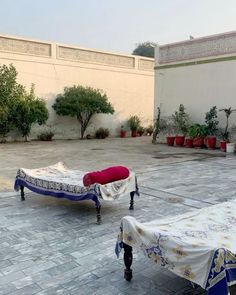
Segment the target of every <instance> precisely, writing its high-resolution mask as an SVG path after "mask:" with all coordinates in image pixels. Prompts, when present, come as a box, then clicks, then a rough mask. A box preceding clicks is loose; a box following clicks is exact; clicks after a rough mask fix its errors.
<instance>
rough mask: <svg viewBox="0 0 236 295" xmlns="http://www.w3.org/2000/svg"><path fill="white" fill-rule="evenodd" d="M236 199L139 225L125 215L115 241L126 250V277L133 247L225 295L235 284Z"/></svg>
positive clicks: (192, 280) (209, 289)
mask: <svg viewBox="0 0 236 295" xmlns="http://www.w3.org/2000/svg"><path fill="white" fill-rule="evenodd" d="M235 212H236V201H231V202H225V203H222V204H218V205H214V206H211V207H207V208H204V209H200V210H196V211H193V212H189V213H186V214H183V215H179V216H176V217H170V218H164V219H160V220H155V221H152V222H148V223H140V222H138V221H137V220H136V219H135V218H133V217H130V216H126V217H124V218H123V219H122V222H121V231H120V233H119V235H118V240H117V243H116V254H117V255H119V253H120V251H121V249H122V248H124V263H125V266H126V269H125V279H126V280H128V281H130V280H131V279H132V270H131V264H132V248H133V247H134V248H137V249H139V250H142V251H143V252H144V253H145V254H146V255H147V257H148V258H150V259H151V260H153V261H154V262H156V263H157V264H158V265H159V266H163V267H165V268H167V269H168V270H170V271H172V272H173V273H175V274H177V275H179V276H180V277H183V278H185V279H187V280H189V281H191V282H193V283H196V284H198V285H200V286H201V287H202V288H203V289H205V290H207V291H208V294H209V295H213V294H214V295H228V294H230V293H229V290H228V287H229V286H230V285H233V284H235V283H236V215H235Z"/></svg>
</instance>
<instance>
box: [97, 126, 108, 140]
mask: <svg viewBox="0 0 236 295" xmlns="http://www.w3.org/2000/svg"><path fill="white" fill-rule="evenodd" d="M109 134H110V131H109V129H108V128H102V127H101V128H99V129H98V130H97V131H96V132H95V137H96V138H98V139H104V138H106V137H108V136H109Z"/></svg>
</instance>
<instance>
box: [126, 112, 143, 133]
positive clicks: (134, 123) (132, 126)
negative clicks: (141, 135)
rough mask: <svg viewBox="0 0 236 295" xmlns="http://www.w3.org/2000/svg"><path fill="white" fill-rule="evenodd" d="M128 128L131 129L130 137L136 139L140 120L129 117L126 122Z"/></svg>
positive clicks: (136, 117)
mask: <svg viewBox="0 0 236 295" xmlns="http://www.w3.org/2000/svg"><path fill="white" fill-rule="evenodd" d="M128 124H129V127H130V129H131V136H132V137H136V136H137V130H138V127H139V126H140V119H139V117H138V116H131V117H130V118H129V120H128Z"/></svg>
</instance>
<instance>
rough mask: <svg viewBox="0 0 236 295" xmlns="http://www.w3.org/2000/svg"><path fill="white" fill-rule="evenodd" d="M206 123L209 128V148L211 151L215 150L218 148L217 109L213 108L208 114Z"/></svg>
mask: <svg viewBox="0 0 236 295" xmlns="http://www.w3.org/2000/svg"><path fill="white" fill-rule="evenodd" d="M205 123H206V126H207V133H208V136H207V138H206V139H207V147H208V148H209V149H214V148H215V147H216V132H217V125H218V124H219V121H218V120H217V107H216V106H213V107H212V108H210V110H209V111H208V112H207V113H206V117H205Z"/></svg>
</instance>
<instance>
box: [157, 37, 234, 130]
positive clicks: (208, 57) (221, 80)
mask: <svg viewBox="0 0 236 295" xmlns="http://www.w3.org/2000/svg"><path fill="white" fill-rule="evenodd" d="M181 103H182V104H184V105H185V106H186V108H187V111H188V112H189V113H190V115H191V118H192V120H193V121H195V122H200V123H203V122H204V118H205V113H206V112H207V111H208V110H209V109H210V107H212V106H214V105H216V106H217V107H218V109H220V108H228V107H230V106H231V107H233V108H236V32H230V33H225V34H219V35H214V36H209V37H204V38H199V39H193V40H189V41H184V42H179V43H173V44H168V45H163V46H160V47H159V48H156V60H155V107H154V108H155V110H156V108H157V106H161V110H162V115H164V116H169V115H171V114H172V113H173V112H174V111H175V110H176V109H177V108H178V106H179V104H181ZM219 120H220V125H221V126H224V123H225V116H224V114H223V113H219ZM230 121H231V123H230V124H231V125H236V114H232V116H231V117H230Z"/></svg>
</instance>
